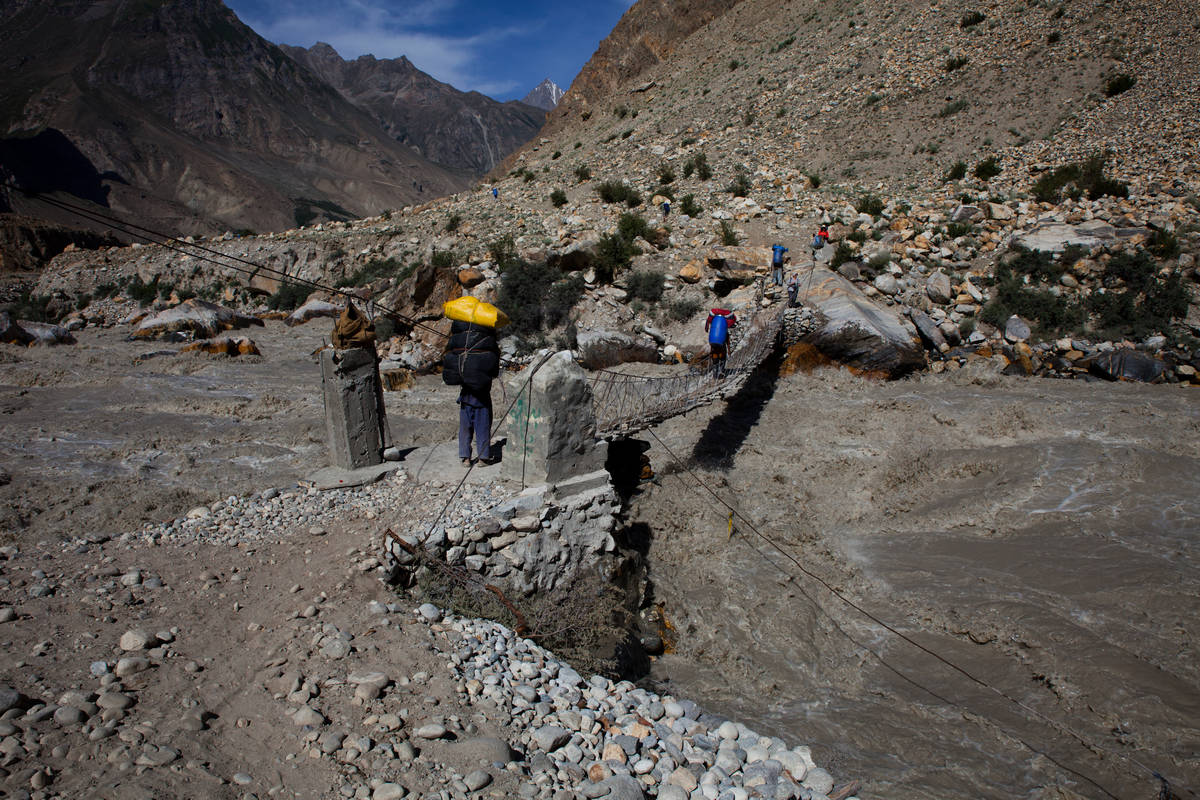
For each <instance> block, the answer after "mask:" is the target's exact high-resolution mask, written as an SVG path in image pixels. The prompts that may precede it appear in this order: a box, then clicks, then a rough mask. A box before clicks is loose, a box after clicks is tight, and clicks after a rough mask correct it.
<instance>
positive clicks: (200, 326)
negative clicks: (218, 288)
mask: <svg viewBox="0 0 1200 800" xmlns="http://www.w3.org/2000/svg"><path fill="white" fill-rule="evenodd" d="M262 324H263V321H262V320H261V319H257V318H255V317H251V316H247V315H246V314H242V313H240V312H238V311H234V310H233V309H232V308H226V307H225V306H220V305H217V304H216V303H210V302H208V301H207V300H199V299H197V298H195V297H193V298H191V299H190V300H184V301H183V302H182V303H180V304H179V305H177V306H174V307H172V308H168V309H166V310H165V311H160V312H158V313H157V314H154V315H152V316H149V317H146V318H145V319H143V320H142V321H141V322H139V323H138V326H137V327H136V328H134V331H133V333H132V334H130V337H129V338H131V339H157V338H160V337H163V336H167V335H169V334H172V333H175V332H179V331H184V332H189V333H191V334H193V335H194V336H195V337H196V338H197V339H207V338H209V337H212V336H216V335H217V334H218V333H220V332H221V331H227V330H231V329H234V328H246V327H249V326H250V325H258V326H260V327H261V326H262Z"/></svg>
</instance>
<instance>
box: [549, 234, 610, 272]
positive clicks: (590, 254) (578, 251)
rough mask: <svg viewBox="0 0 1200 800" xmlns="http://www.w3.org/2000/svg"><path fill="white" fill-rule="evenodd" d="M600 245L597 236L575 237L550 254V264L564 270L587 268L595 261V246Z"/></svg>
mask: <svg viewBox="0 0 1200 800" xmlns="http://www.w3.org/2000/svg"><path fill="white" fill-rule="evenodd" d="M599 246H600V240H599V239H597V238H591V237H587V238H583V239H576V240H575V241H573V242H571V243H570V244H569V245H567V246H566V247H564V248H563V249H562V250H559V251H558V252H556V253H551V254H550V259H549V262H550V265H551V266H555V267H558V268H559V269H561V270H563V271H564V272H575V271H578V270H581V269H587V268H588V267H590V266H592V264H594V263H595V261H596V248H598V247H599Z"/></svg>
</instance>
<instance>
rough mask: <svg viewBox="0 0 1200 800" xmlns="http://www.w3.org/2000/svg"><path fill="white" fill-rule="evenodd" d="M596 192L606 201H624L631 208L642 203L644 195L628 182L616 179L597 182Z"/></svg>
mask: <svg viewBox="0 0 1200 800" xmlns="http://www.w3.org/2000/svg"><path fill="white" fill-rule="evenodd" d="M596 194H598V195H599V196H600V199H601V200H603V201H604V202H605V203H624V204H625V205H627V206H629V207H630V208H634V207H636V206H640V205H641V204H642V196H641V195H640V194H638V191H637V190H636V189H634V188H633V187H632V186H630V185H629V184H627V183H624V182H622V181H616V180H609V181H604V182H602V183H598V184H596Z"/></svg>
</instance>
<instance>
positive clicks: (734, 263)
mask: <svg viewBox="0 0 1200 800" xmlns="http://www.w3.org/2000/svg"><path fill="white" fill-rule="evenodd" d="M771 256H772V250H771V248H769V247H751V246H749V245H747V246H744V247H732V246H724V245H718V246H716V247H712V248H710V249H709V251H708V254H707V256H706V258H707V259H708V265H709V266H710V267H712V268H713V269H715V270H719V271H721V272H725V273H731V272H741V271H749V272H765V271H767V270H769V269H770V268H771Z"/></svg>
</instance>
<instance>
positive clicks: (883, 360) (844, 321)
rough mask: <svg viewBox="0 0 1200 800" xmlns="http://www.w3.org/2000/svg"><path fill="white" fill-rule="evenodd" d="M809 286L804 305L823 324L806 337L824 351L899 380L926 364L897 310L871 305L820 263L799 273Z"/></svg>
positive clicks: (921, 352)
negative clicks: (806, 273)
mask: <svg viewBox="0 0 1200 800" xmlns="http://www.w3.org/2000/svg"><path fill="white" fill-rule="evenodd" d="M810 279H811V285H809V286H808V289H807V293H806V295H805V301H804V302H805V305H807V306H809V307H811V308H813V309H814V310H815V311H817V312H818V313H819V314H820V315H821V317H822V320H823V324H821V326H820V327H819V328H817V330H816V331H814V332H813V333H812V334H811V335H810V337H809V340H810V341H811V342H812V343H813V344H815V345H816V346H817V349H819V350H820V351H821V352H822V353H824V354H825V355H826V356H828V357H830V358H832V359H833V360H835V361H838V362H840V363H842V364H846V365H847V366H850V367H853V368H855V369H859V370H863V371H866V372H871V373H880V374H883V375H886V376H888V377H891V378H897V377H900V376H902V375H905V374H907V373H909V372H912V371H913V370H916V369H921V368H923V367H924V366H925V350H924V348H922V347H921V343H920V341H919V340H918V339H917V336H916V333H915V332H914V331H913V330H910V328H909V327H908V326H906V325H905V324H904V322H903V321H902V320H901V319H900V317H899V316H898V315H897V313H896V312H895V311H892V310H891V309H888V308H883V307H880V306H878V305H876V304H875V303H872V302H871V301H870V300H869V299H868V298H867V297H866V296H865V295H864V294H863V293H862V292H860V291H859V290H858V288H857V287H856V286H855V285H854V284H853V283H851V282H850V281H848V280H846V279H845V278H843V277H842V276H841V275H838V274H837V273H836V272H831V271H830V270H828V269H825V268H824V267H815V268H813V272H812V275H811V276H809V275H802V276H801V278H800V280H801V282H802V283H805V284H808V282H809V281H810Z"/></svg>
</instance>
